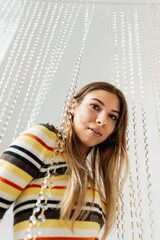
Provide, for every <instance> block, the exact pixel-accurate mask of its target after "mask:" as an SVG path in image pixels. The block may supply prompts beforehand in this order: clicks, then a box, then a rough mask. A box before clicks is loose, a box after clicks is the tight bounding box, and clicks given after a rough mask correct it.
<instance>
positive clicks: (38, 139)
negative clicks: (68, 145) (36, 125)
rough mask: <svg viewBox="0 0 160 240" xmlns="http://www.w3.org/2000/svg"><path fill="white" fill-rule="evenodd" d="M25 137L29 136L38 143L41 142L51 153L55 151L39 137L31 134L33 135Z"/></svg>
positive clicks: (27, 134)
mask: <svg viewBox="0 0 160 240" xmlns="http://www.w3.org/2000/svg"><path fill="white" fill-rule="evenodd" d="M23 135H25V136H29V137H31V138H34V139H35V140H36V141H37V142H39V143H40V144H41V145H42V146H43V147H45V148H47V149H48V150H50V151H53V150H54V148H53V147H50V146H48V145H47V144H46V143H45V142H43V141H42V140H41V139H40V138H38V137H37V136H35V135H33V134H31V133H24V134H23Z"/></svg>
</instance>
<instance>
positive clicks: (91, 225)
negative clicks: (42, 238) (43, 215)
mask: <svg viewBox="0 0 160 240" xmlns="http://www.w3.org/2000/svg"><path fill="white" fill-rule="evenodd" d="M28 226H29V221H24V222H20V223H17V224H16V225H15V226H14V228H13V231H14V233H15V232H18V231H21V230H23V229H27V228H28ZM70 226H71V223H70V222H68V223H66V222H65V221H64V220H59V219H58V220H56V219H46V220H45V222H43V223H41V224H40V228H70ZM35 227H36V225H35ZM74 229H88V230H89V229H91V230H92V229H94V230H97V231H100V225H99V224H98V223H96V222H89V221H76V222H75V224H74Z"/></svg>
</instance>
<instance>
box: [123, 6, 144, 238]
mask: <svg viewBox="0 0 160 240" xmlns="http://www.w3.org/2000/svg"><path fill="white" fill-rule="evenodd" d="M126 11H127V7H125V11H124V7H122V6H121V8H120V16H121V46H122V79H123V92H124V95H125V97H126V99H127V102H129V96H128V83H127V66H126V65H127V58H126V56H127V55H126V29H125V22H126V21H125V12H126ZM126 141H127V152H128V153H129V151H130V144H131V143H130V139H129V129H128V128H127V134H126ZM128 191H129V199H130V200H129V205H130V213H131V226H132V233H131V235H133V228H134V227H133V226H134V221H133V215H136V213H138V209H137V205H136V204H135V203H136V198H135V189H134V182H133V178H132V174H131V170H129V188H128ZM123 199H124V197H123ZM122 215H123V216H125V212H124V208H123V212H122ZM136 216H137V215H136ZM122 224H123V226H122V227H121V228H122V229H124V225H125V222H124V219H123V223H122ZM123 231H124V235H123V236H121V238H122V239H124V236H125V234H126V231H125V230H123ZM121 238H120V239H121ZM139 239H143V238H142V236H140V235H139Z"/></svg>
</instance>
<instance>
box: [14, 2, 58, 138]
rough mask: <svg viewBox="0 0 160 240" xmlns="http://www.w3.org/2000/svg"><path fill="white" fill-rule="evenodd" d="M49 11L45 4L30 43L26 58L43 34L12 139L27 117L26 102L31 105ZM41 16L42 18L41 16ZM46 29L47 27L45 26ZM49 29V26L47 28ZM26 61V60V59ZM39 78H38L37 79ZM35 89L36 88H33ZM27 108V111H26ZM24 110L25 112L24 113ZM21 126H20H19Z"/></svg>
mask: <svg viewBox="0 0 160 240" xmlns="http://www.w3.org/2000/svg"><path fill="white" fill-rule="evenodd" d="M56 7H57V5H55V9H56ZM55 9H52V10H54V11H53V13H52V14H50V15H51V16H53V15H54V14H55ZM49 13H51V4H47V8H46V9H44V13H43V12H42V14H41V19H40V22H39V25H38V26H37V29H38V33H37V35H36V39H35V40H34V42H33V45H32V48H31V52H30V55H29V57H28V59H29V58H30V57H32V56H33V55H35V54H34V53H35V52H36V49H37V46H38V44H39V43H40V42H41V41H40V39H42V36H43V35H44V39H43V42H42V45H41V48H40V50H38V56H37V59H36V62H35V65H34V69H33V73H32V75H31V80H30V82H29V85H28V88H27V92H26V95H25V97H24V101H23V104H22V107H21V111H20V114H19V117H18V121H17V124H16V127H15V132H14V135H13V139H14V138H15V136H16V135H17V134H19V132H20V130H21V129H22V128H23V127H24V126H23V125H22V124H21V122H22V119H23V120H24V121H26V119H27V113H28V109H27V106H26V105H27V103H28V105H30V106H31V102H32V98H33V94H32V89H33V85H34V81H35V79H36V77H35V74H36V72H37V69H38V67H39V64H40V60H41V58H42V53H43V51H44V47H45V43H46V39H47V37H48V33H49V31H47V32H46V33H45V34H44V30H45V28H46V25H45V24H46V22H47V21H48V16H49ZM42 16H43V18H42ZM49 23H50V25H49V27H51V21H49ZM47 29H48V28H47ZM49 29H50V28H49ZM27 61H28V60H27ZM38 80H39V79H38ZM38 80H37V79H36V83H35V85H36V87H37V88H38V83H37V82H38ZM35 90H36V88H35ZM26 110H27V111H26ZM24 111H25V113H24ZM20 126H21V127H20Z"/></svg>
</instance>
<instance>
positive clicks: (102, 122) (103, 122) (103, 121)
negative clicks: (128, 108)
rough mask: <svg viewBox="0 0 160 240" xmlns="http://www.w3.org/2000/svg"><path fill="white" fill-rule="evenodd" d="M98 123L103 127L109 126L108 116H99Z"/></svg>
mask: <svg viewBox="0 0 160 240" xmlns="http://www.w3.org/2000/svg"><path fill="white" fill-rule="evenodd" d="M96 122H97V123H98V124H100V125H102V126H105V125H106V124H107V118H106V116H103V115H102V114H101V115H99V116H98V117H97V119H96Z"/></svg>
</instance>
